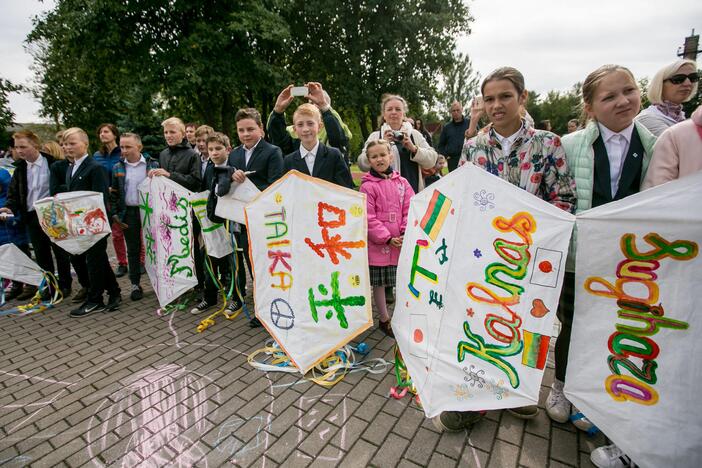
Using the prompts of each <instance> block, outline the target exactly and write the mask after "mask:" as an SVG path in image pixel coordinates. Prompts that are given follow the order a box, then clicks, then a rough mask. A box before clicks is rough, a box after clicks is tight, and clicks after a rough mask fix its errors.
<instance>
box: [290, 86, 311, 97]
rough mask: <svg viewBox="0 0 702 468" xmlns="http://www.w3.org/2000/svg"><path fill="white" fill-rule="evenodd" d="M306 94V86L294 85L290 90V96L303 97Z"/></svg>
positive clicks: (307, 90)
mask: <svg viewBox="0 0 702 468" xmlns="http://www.w3.org/2000/svg"><path fill="white" fill-rule="evenodd" d="M308 94H309V89H308V88H307V86H294V87H293V89H291V90H290V95H291V96H299V97H305V96H307V95H308Z"/></svg>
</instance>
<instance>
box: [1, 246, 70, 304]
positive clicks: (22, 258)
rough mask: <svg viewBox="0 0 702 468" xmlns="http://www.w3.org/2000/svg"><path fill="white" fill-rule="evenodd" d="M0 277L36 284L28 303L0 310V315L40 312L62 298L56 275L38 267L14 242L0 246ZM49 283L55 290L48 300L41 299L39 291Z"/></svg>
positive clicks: (2, 300)
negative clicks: (35, 289) (34, 292)
mask: <svg viewBox="0 0 702 468" xmlns="http://www.w3.org/2000/svg"><path fill="white" fill-rule="evenodd" d="M0 278H2V279H10V280H13V281H19V282H22V283H25V284H32V285H34V286H37V294H36V295H35V296H34V298H32V301H31V302H30V303H29V304H26V305H23V306H17V307H15V308H12V309H8V310H3V311H0V316H5V315H28V314H31V313H34V312H41V311H43V310H46V309H48V308H51V307H53V306H54V305H56V304H58V303H59V302H61V300H62V298H63V297H62V295H61V289H60V288H59V287H58V283H57V281H56V277H54V275H53V273H51V272H48V271H44V270H42V269H41V268H39V265H37V264H36V263H35V262H34V261H33V260H32V259H31V258H29V257H28V256H27V254H25V253H24V252H22V251H21V250H20V249H19V247H17V246H16V245H15V244H4V245H1V246H0ZM49 285H51V286H52V287H51V289H52V290H53V291H55V293H54V295H53V297H51V299H50V300H48V301H42V299H41V291H42V290H44V289H45V288H46V287H48V286H49ZM0 294H1V295H2V297H1V298H0V306H1V305H4V304H5V292H4V289H2V293H0Z"/></svg>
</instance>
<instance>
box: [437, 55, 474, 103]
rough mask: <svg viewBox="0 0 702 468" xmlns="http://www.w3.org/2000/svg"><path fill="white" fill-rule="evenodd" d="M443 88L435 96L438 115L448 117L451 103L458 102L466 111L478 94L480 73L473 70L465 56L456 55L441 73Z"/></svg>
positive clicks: (471, 64) (468, 58)
mask: <svg viewBox="0 0 702 468" xmlns="http://www.w3.org/2000/svg"><path fill="white" fill-rule="evenodd" d="M441 75H442V81H443V86H442V88H441V92H440V93H439V94H438V96H437V102H438V106H437V107H438V109H437V110H438V111H439V113H440V115H448V114H449V109H450V108H451V103H452V102H453V101H458V102H460V103H461V104H462V105H463V108H464V109H468V106H469V103H470V101H471V99H473V97H475V96H476V95H477V94H479V93H480V73H478V72H476V71H475V70H474V69H473V63H472V62H471V60H470V57H469V56H468V55H467V54H462V53H457V54H455V55H454V59H453V60H452V61H451V62H450V63H449V65H448V66H447V67H446V68H444V69H443V70H442V72H441Z"/></svg>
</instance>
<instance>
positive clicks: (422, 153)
mask: <svg viewBox="0 0 702 468" xmlns="http://www.w3.org/2000/svg"><path fill="white" fill-rule="evenodd" d="M380 110H381V112H382V118H381V125H380V130H378V131H375V132H373V133H371V134H370V136H369V137H368V139H367V140H366V143H365V144H364V145H363V151H362V152H361V155H360V156H359V157H358V161H357V163H358V168H359V169H361V170H362V171H363V172H368V171H369V170H370V164H369V163H368V157H367V156H366V145H368V142H370V141H373V140H379V139H385V140H387V141H388V143H390V147H391V150H392V155H391V156H392V163H391V167H392V168H393V169H394V170H396V171H397V172H399V173H400V175H401V176H402V177H404V178H405V179H407V181H408V182H409V183H410V186H412V190H414V192H415V193H419V192H420V191H421V190H422V189H423V188H424V187H425V184H424V178H423V177H422V171H421V169H431V168H433V167H434V165H435V164H436V159H437V157H438V154H437V153H436V151H434V149H433V148H432V147H431V146H429V143H427V141H426V140H425V139H424V137H423V136H422V134H421V133H420V132H419V131H418V130H416V129H414V128H413V127H412V125H411V124H410V123H409V122H406V121H405V115H407V102H406V101H405V100H404V98H402V97H401V96H397V95H395V94H388V95H385V96H384V97H383V100H382V102H381V105H380Z"/></svg>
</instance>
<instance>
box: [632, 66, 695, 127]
mask: <svg viewBox="0 0 702 468" xmlns="http://www.w3.org/2000/svg"><path fill="white" fill-rule="evenodd" d="M699 79H700V76H699V74H698V73H697V65H696V64H695V62H693V61H692V60H687V59H684V60H676V61H675V62H673V63H671V64H669V65H668V66H666V67H663V68H662V69H660V70H658V73H656V74H655V75H654V76H653V79H652V80H651V82H650V83H649V85H648V93H647V95H648V100H649V101H651V105H650V106H648V107H647V108H646V109H644V110H643V111H641V113H640V114H639V115H637V116H636V121H637V122H639V123H641V124H643V126H644V127H646V128H647V129H648V131H650V132H651V133H653V134H654V135H655V136H660V134H661V133H663V131H664V130H666V129H667V128H668V127H672V126H673V125H675V124H676V123H678V122H682V121H683V120H685V119H686V116H685V113H684V112H683V110H682V105H683V103H684V102H687V101H689V100H690V99H692V98H693V97H694V96H695V95H696V94H697V83H698V82H699Z"/></svg>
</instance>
